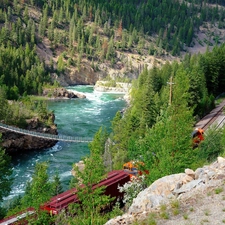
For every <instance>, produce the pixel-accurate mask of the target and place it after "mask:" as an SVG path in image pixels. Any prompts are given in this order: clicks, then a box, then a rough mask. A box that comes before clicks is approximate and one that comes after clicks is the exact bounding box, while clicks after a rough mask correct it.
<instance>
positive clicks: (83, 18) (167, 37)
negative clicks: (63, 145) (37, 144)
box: [0, 0, 225, 224]
mask: <svg viewBox="0 0 225 225" xmlns="http://www.w3.org/2000/svg"><path fill="white" fill-rule="evenodd" d="M211 4H213V7H212V8H210V6H211ZM220 6H224V2H223V1H222V0H221V1H219V0H217V1H215V0H211V1H210V0H204V1H199V0H189V1H183V2H182V3H180V2H179V1H169V0H163V1H161V0H160V1H159V0H157V1H153V0H147V1H137V0H130V1H123V2H119V3H118V2H117V1H115V0H110V1H101V0H98V1H93V0H86V1H83V0H82V1H81V0H80V1H76V0H65V1H62V0H52V1H51V0H48V1H44V0H41V1H33V0H30V1H26V0H22V1H18V0H14V1H9V0H0V48H1V51H0V102H1V106H2V107H1V109H0V120H5V121H7V122H8V123H9V124H16V125H18V126H23V124H24V120H25V118H27V117H29V116H30V113H36V114H42V115H45V114H47V113H48V112H47V111H46V107H45V106H44V105H43V104H42V103H37V102H32V101H30V99H29V97H28V96H29V95H41V93H42V90H43V88H44V87H45V86H46V85H54V84H55V80H54V79H53V73H56V74H58V75H60V76H62V75H63V74H65V73H66V71H67V69H68V68H69V67H71V66H73V67H76V68H79V67H80V66H81V64H82V62H83V61H84V59H88V60H89V62H90V64H91V65H92V67H93V69H94V70H95V71H98V69H99V68H98V63H100V62H102V61H107V62H109V64H110V65H111V66H113V65H114V63H116V61H117V60H119V58H118V57H117V52H118V51H121V52H123V51H124V52H127V51H129V52H133V51H136V52H138V54H140V55H141V54H143V53H144V52H145V53H146V52H147V54H149V55H154V56H156V57H159V56H162V55H163V54H171V55H176V56H179V55H180V53H181V51H184V52H185V51H186V47H187V46H193V45H194V43H193V38H194V36H195V32H197V30H198V29H199V27H200V26H202V25H203V24H205V23H207V22H210V23H211V24H213V23H216V24H218V26H219V27H220V28H225V11H224V8H223V7H220ZM178 11H179V14H178V13H177V12H178ZM37 12H39V13H37ZM210 35H211V38H212V40H214V41H215V43H216V45H215V46H214V48H213V50H212V51H210V50H209V49H207V51H206V52H205V53H204V54H196V55H191V54H189V53H188V52H186V54H185V57H183V58H181V59H180V62H178V61H174V62H172V63H170V62H166V63H165V64H164V65H162V66H161V67H158V66H156V65H155V64H154V65H153V68H151V69H149V68H147V66H145V67H144V68H143V69H142V70H141V72H140V74H139V76H138V79H135V80H133V81H132V90H131V101H130V104H129V107H128V108H127V109H126V111H125V112H124V113H121V112H118V113H117V114H116V115H115V117H114V119H113V120H112V122H111V127H112V132H111V133H109V134H108V133H107V132H106V131H105V129H104V128H100V129H99V131H98V132H97V133H96V135H95V137H94V140H93V142H91V143H90V145H89V148H90V156H89V157H87V158H86V160H85V171H84V172H83V173H82V172H79V171H78V169H77V168H75V170H77V173H78V177H77V178H78V180H82V181H83V183H84V185H85V189H82V190H80V195H79V197H80V198H81V200H82V202H83V207H82V209H81V208H80V207H79V206H77V205H72V206H71V208H70V209H69V211H68V212H67V213H65V212H64V213H62V214H60V215H59V216H57V217H54V218H53V217H51V218H50V217H49V216H47V215H46V214H43V213H42V212H38V213H39V214H38V218H35V221H33V220H32V221H31V222H30V223H31V224H44V223H50V222H49V221H50V220H51V222H52V223H55V224H77V223H79V222H80V221H82V224H104V223H105V222H106V221H107V220H108V219H109V218H112V217H113V216H116V215H119V214H121V213H122V211H121V209H120V208H119V207H118V206H115V207H114V209H113V210H112V211H111V212H109V213H105V214H102V212H101V207H100V206H102V205H105V204H108V203H109V202H110V199H109V198H108V197H107V196H104V198H103V197H102V196H101V193H102V191H103V190H99V192H97V193H95V194H92V195H91V188H90V187H91V184H94V183H97V182H98V181H99V180H101V178H102V177H103V176H104V174H105V173H106V172H107V171H109V170H110V168H113V169H119V168H121V167H122V165H123V163H124V162H127V161H129V160H141V161H143V162H144V163H145V164H144V165H145V166H144V167H145V168H144V169H146V170H148V171H151V172H150V174H149V175H148V176H146V178H145V181H144V182H145V184H146V185H150V184H151V183H152V182H154V181H155V180H156V179H158V178H160V177H162V176H165V175H169V174H174V173H179V172H183V171H184V169H185V168H192V169H196V168H198V167H200V166H202V165H204V163H208V162H211V161H213V160H214V159H215V158H216V157H217V156H218V155H222V156H223V155H224V154H225V151H224V150H225V149H224V146H225V145H224V144H225V139H224V136H225V135H224V131H223V130H219V131H217V132H216V135H217V136H216V137H214V136H213V135H209V137H206V139H205V141H204V142H203V143H202V144H201V145H200V146H199V147H198V148H197V149H192V143H191V138H190V134H191V132H192V130H193V126H194V124H195V123H196V122H197V121H198V120H199V119H200V118H202V117H203V116H204V115H206V114H207V113H208V112H209V111H210V110H211V109H212V108H213V107H214V106H215V104H216V99H217V96H218V95H221V94H222V93H223V92H224V86H225V77H224V76H225V45H224V44H222V43H221V40H220V38H219V37H218V36H216V35H215V34H210ZM45 38H47V39H48V40H50V42H51V48H52V50H53V52H54V49H56V48H57V47H58V46H64V47H65V49H66V50H65V51H64V52H62V53H61V54H60V56H59V57H58V61H57V62H53V61H51V62H50V63H47V62H45V61H44V60H43V59H41V58H39V57H38V54H37V52H36V48H37V45H38V44H39V43H41V42H42V40H43V39H45ZM153 38H154V41H152V40H153ZM207 44H208V46H211V45H213V44H212V43H211V42H207ZM169 81H172V84H171V85H172V96H170V88H171V87H170V85H169V84H168V82H169ZM8 100H14V101H15V104H13V106H12V105H10V104H9V101H8ZM20 101H23V104H24V108H26V109H27V111H26V113H27V114H26V113H24V111H23V112H20V110H19V109H20V107H19V105H20V104H21V103H20ZM25 106H26V107H25ZM12 107H13V108H12ZM15 109H16V110H15ZM34 109H35V110H34ZM19 112H20V113H19ZM215 139H216V140H217V141H216V142H215V141H214V140H215ZM106 140H110V142H109V153H108V154H109V157H110V158H111V159H112V160H111V162H110V164H108V165H105V162H104V160H105V154H104V153H105V143H106ZM0 165H1V166H0V181H1V182H0V200H2V198H3V197H4V196H7V194H8V193H9V191H10V185H11V182H12V180H11V178H10V175H11V173H12V170H11V167H10V157H9V156H8V155H6V154H5V151H4V150H3V149H0ZM47 168H48V164H47V163H43V164H37V165H36V168H35V173H34V175H33V180H32V182H30V183H28V184H27V187H26V192H25V195H24V196H20V197H19V198H18V199H16V200H15V201H14V202H12V204H11V205H10V206H9V208H7V209H5V208H1V211H0V217H3V216H5V215H12V214H13V213H15V212H17V211H19V210H21V209H25V208H27V207H30V206H34V207H35V208H36V209H37V211H38V209H39V206H40V204H41V203H43V202H45V201H47V200H48V199H49V198H50V197H51V196H54V195H55V194H56V193H60V192H61V191H62V190H61V185H60V180H59V177H58V175H57V174H56V176H55V178H54V181H50V178H49V177H48V174H47ZM78 180H73V181H71V185H72V186H76V185H78V183H79V182H78ZM84 192H85V193H89V195H88V194H87V195H86V194H85V195H84V194H83V193H84ZM100 196H101V197H100ZM74 212H76V216H75V217H74V216H73V215H74Z"/></svg>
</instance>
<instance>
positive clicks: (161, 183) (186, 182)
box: [105, 157, 225, 225]
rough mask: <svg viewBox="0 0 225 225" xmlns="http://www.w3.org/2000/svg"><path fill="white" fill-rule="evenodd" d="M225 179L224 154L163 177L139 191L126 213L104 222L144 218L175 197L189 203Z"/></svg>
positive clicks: (111, 224)
mask: <svg viewBox="0 0 225 225" xmlns="http://www.w3.org/2000/svg"><path fill="white" fill-rule="evenodd" d="M224 180H225V158H222V157H218V158H217V161H215V162H214V163H212V164H211V165H208V166H204V167H202V168H198V169H197V170H196V171H193V170H191V169H186V170H185V172H184V173H180V174H173V175H169V176H165V177H162V178H160V179H158V180H156V181H155V182H154V183H153V184H151V185H150V186H149V187H148V188H146V189H145V190H143V191H142V192H140V193H139V194H138V196H137V197H136V198H135V199H134V200H133V204H132V205H131V206H130V208H129V210H128V212H127V213H126V214H124V215H122V216H118V217H116V218H114V219H111V220H109V221H108V222H107V223H106V224H105V225H117V224H124V225H128V224H133V223H134V222H135V221H141V220H143V219H144V218H146V217H147V216H148V215H149V214H150V213H152V212H156V211H157V210H159V208H160V206H161V205H169V203H171V201H173V200H179V201H180V202H183V203H186V202H187V201H190V199H195V198H196V197H195V196H201V195H202V193H207V190H209V189H213V188H214V189H216V188H217V187H220V186H221V185H222V186H223V185H224ZM164 222H165V221H164ZM171 224H172V223H171ZM174 224H177V223H174Z"/></svg>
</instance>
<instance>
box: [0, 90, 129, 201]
mask: <svg viewBox="0 0 225 225" xmlns="http://www.w3.org/2000/svg"><path fill="white" fill-rule="evenodd" d="M67 89H68V90H74V91H78V92H82V93H83V94H85V95H86V99H71V100H58V101H48V108H49V109H50V110H53V111H54V113H55V118H56V119H55V123H56V124H57V128H58V133H59V134H62V135H68V136H76V137H93V136H94V134H95V133H96V131H98V130H99V128H100V127H101V126H104V127H106V128H107V129H109V131H110V126H111V123H110V121H111V120H112V119H113V117H114V116H115V113H116V112H117V111H118V110H121V109H123V108H124V107H125V106H126V102H125V101H124V99H123V94H122V93H121V94H120V93H101V92H96V91H94V90H93V86H73V87H68V88H67ZM88 154H89V149H88V144H87V143H70V142H61V141H60V142H58V143H57V144H56V145H55V146H54V147H52V148H49V149H45V150H42V151H32V152H29V153H23V154H20V155H16V156H15V157H14V158H13V166H14V167H13V177H14V183H13V186H12V191H11V193H10V195H9V196H8V197H6V198H5V199H4V203H5V204H7V203H8V202H9V201H10V199H12V198H14V197H16V196H18V195H21V194H23V193H24V190H25V186H26V182H27V181H29V180H31V178H32V174H33V171H34V167H35V164H36V162H43V161H48V162H49V170H48V173H49V176H50V178H51V177H53V176H54V174H55V172H56V171H57V172H58V173H59V176H60V179H61V182H62V184H63V187H64V189H65V190H66V189H68V188H69V183H70V179H71V169H72V165H73V163H75V162H78V161H79V160H81V159H82V157H83V156H86V155H88Z"/></svg>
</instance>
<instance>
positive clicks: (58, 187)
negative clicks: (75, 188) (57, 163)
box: [51, 173, 63, 196]
mask: <svg viewBox="0 0 225 225" xmlns="http://www.w3.org/2000/svg"><path fill="white" fill-rule="evenodd" d="M52 189H53V191H52V194H51V195H52V196H55V195H58V194H61V193H62V192H63V187H62V184H61V181H60V177H59V174H58V173H56V174H55V176H54V177H53V182H52Z"/></svg>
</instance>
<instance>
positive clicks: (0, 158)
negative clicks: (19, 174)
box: [0, 136, 13, 201]
mask: <svg viewBox="0 0 225 225" xmlns="http://www.w3.org/2000/svg"><path fill="white" fill-rule="evenodd" d="M0 139H1V136H0ZM11 175H12V168H11V158H10V156H8V155H7V154H6V152H5V150H3V149H2V148H1V147H0V201H2V200H3V197H5V196H7V195H8V194H9V192H10V191H11V185H12V181H13V180H12V178H11Z"/></svg>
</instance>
